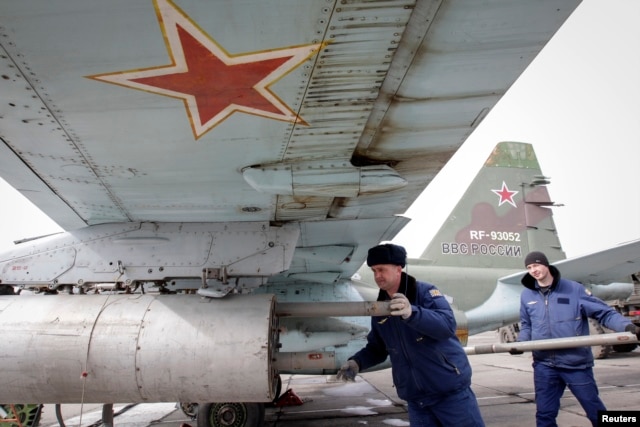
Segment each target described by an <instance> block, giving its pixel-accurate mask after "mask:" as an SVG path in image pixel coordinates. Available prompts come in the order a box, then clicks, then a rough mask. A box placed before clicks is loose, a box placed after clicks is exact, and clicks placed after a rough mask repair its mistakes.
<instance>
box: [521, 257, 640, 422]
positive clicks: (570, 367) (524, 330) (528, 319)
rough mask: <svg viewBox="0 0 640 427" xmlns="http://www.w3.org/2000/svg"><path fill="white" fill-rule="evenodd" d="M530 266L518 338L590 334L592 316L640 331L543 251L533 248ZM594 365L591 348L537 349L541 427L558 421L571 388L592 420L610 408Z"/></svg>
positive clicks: (618, 328)
mask: <svg viewBox="0 0 640 427" xmlns="http://www.w3.org/2000/svg"><path fill="white" fill-rule="evenodd" d="M524 264H525V267H526V268H527V271H528V273H527V274H526V275H525V276H524V277H523V278H522V284H523V285H524V287H525V288H526V289H525V290H523V291H522V294H521V296H520V324H521V326H520V334H519V336H518V341H529V340H542V339H549V338H565V337H575V336H581V335H589V323H588V320H589V319H588V318H590V317H591V318H593V319H596V320H597V321H598V322H599V323H600V324H601V325H603V326H605V327H607V328H609V329H612V330H614V331H616V332H622V331H628V332H632V333H634V334H636V333H637V331H636V326H635V325H633V324H632V323H631V322H630V321H629V320H628V319H626V318H624V317H623V316H622V315H621V314H619V313H618V312H617V311H615V310H614V309H613V308H611V307H609V306H608V305H607V304H605V303H604V302H603V301H602V300H600V299H598V298H596V297H594V296H592V295H591V292H589V290H587V289H586V288H585V287H584V286H582V285H581V284H580V283H578V282H574V281H571V280H567V279H563V278H561V277H560V271H559V270H558V269H557V268H556V267H555V266H553V265H549V260H548V259H547V257H546V256H545V254H543V253H542V252H531V253H530V254H528V255H527V256H526V257H525V262H524ZM512 354H517V353H516V352H514V353H512ZM592 368H593V354H592V353H591V348H590V347H576V348H569V349H563V350H538V351H534V352H533V380H534V386H535V392H536V425H537V426H538V427H543V426H544V427H547V426H556V425H557V424H556V417H557V416H558V411H559V409H560V397H561V396H562V393H563V392H564V389H565V387H569V390H571V392H572V393H573V395H574V396H575V397H576V399H578V402H580V405H582V408H583V409H584V411H585V412H586V414H587V418H589V420H590V421H591V424H593V426H596V425H597V423H598V411H605V410H606V408H605V406H604V403H602V400H600V397H599V396H598V386H597V385H596V381H595V379H594V377H593V369H592Z"/></svg>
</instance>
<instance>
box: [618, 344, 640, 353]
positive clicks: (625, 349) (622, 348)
mask: <svg viewBox="0 0 640 427" xmlns="http://www.w3.org/2000/svg"><path fill="white" fill-rule="evenodd" d="M636 347H638V344H636V343H633V344H618V345H614V346H613V351H615V352H616V353H629V352H630V351H633V350H635V349H636Z"/></svg>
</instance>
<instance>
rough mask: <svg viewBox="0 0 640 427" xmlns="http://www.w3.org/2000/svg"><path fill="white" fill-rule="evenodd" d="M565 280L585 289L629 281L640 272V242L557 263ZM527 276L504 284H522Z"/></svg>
mask: <svg viewBox="0 0 640 427" xmlns="http://www.w3.org/2000/svg"><path fill="white" fill-rule="evenodd" d="M553 265H555V266H556V267H558V270H560V274H561V275H562V277H565V278H567V279H571V280H575V281H576V282H580V283H582V284H584V285H592V284H595V285H602V284H609V283H611V282H616V281H628V277H629V276H630V275H631V274H635V273H637V272H638V271H640V240H634V241H631V242H627V243H623V244H620V245H618V246H614V247H611V248H608V249H604V250H601V251H598V252H594V253H591V254H587V255H583V256H579V257H574V258H568V259H563V260H559V261H555V262H553ZM525 273H526V271H522V272H519V273H516V274H512V275H509V276H506V277H502V278H501V279H500V282H503V283H508V284H518V285H519V284H520V279H521V278H522V276H523V275H524V274H525Z"/></svg>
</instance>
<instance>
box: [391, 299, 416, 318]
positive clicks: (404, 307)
mask: <svg viewBox="0 0 640 427" xmlns="http://www.w3.org/2000/svg"><path fill="white" fill-rule="evenodd" d="M389 308H390V309H391V315H392V316H402V318H403V319H408V318H409V316H411V303H410V302H409V300H408V299H407V297H405V296H404V295H403V294H393V299H392V300H391V302H390V303H389Z"/></svg>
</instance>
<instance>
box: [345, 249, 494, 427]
mask: <svg viewBox="0 0 640 427" xmlns="http://www.w3.org/2000/svg"><path fill="white" fill-rule="evenodd" d="M406 258H407V253H406V251H405V249H404V248H403V247H402V246H397V245H392V244H385V245H379V246H375V247H373V248H371V249H369V253H368V256H367V265H368V266H369V267H371V269H372V270H373V274H374V278H375V281H376V284H377V285H378V287H379V288H380V293H379V294H378V301H387V300H390V308H391V316H384V317H373V318H372V319H371V332H369V335H368V336H367V345H366V346H365V347H364V348H363V349H362V350H360V351H359V352H357V353H356V354H355V355H353V356H352V357H351V358H350V359H349V361H348V362H347V363H345V364H344V365H343V366H342V368H341V369H340V371H339V372H338V375H337V376H338V378H341V379H344V380H353V379H354V378H355V376H356V375H357V373H358V372H359V371H360V370H364V369H367V368H370V367H372V366H375V365H377V364H379V363H382V362H383V361H385V360H386V358H387V356H389V357H390V359H391V371H392V375H393V383H394V385H395V386H396V389H397V392H398V396H399V397H400V398H401V399H404V400H406V401H407V404H408V410H409V419H410V421H411V426H412V427H419V426H444V427H452V426H455V427H467V426H468V427H472V426H473V427H477V426H484V423H483V421H482V416H481V415H480V409H479V407H478V403H477V401H476V397H475V395H474V393H473V391H472V390H471V366H470V365H469V360H468V359H467V355H466V354H465V353H464V349H463V348H462V345H461V344H460V341H459V340H458V338H457V337H456V321H455V318H454V315H453V310H451V306H450V305H449V303H448V302H447V300H446V298H445V297H444V296H443V295H442V293H440V291H439V290H438V288H436V287H435V286H433V285H431V284H429V283H425V282H419V281H417V280H416V279H415V278H414V277H412V276H409V275H408V274H406V273H404V272H403V271H402V269H403V268H404V266H405V264H406Z"/></svg>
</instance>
